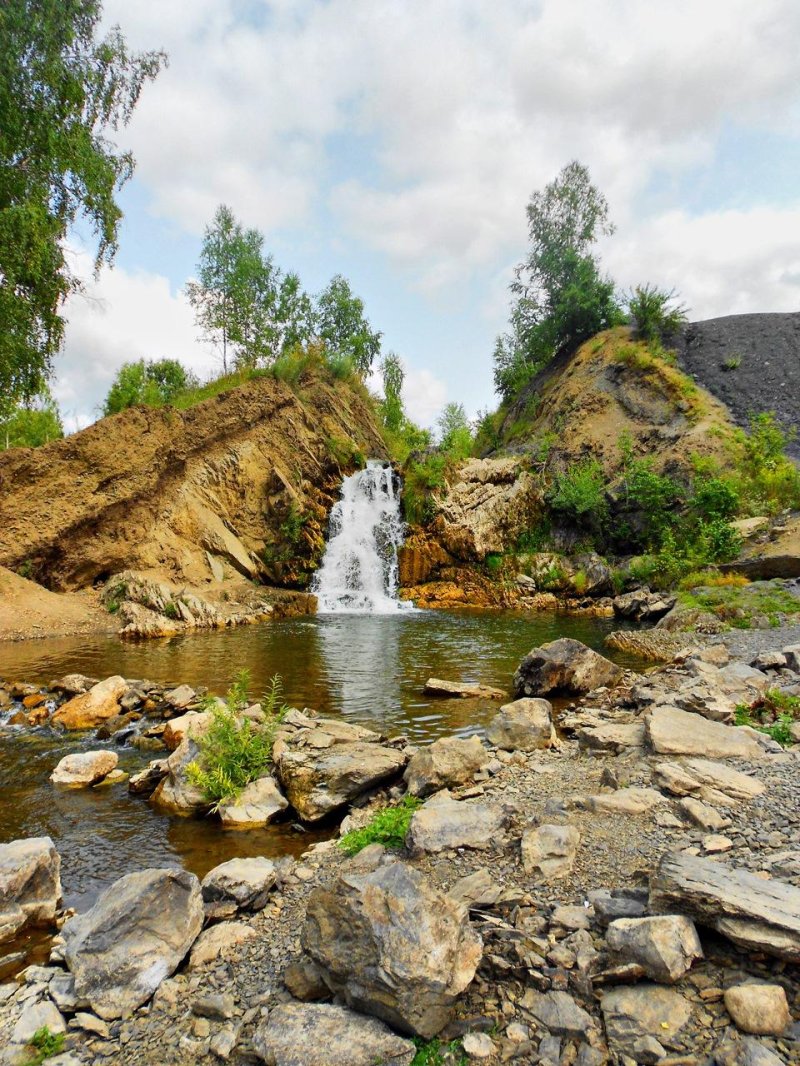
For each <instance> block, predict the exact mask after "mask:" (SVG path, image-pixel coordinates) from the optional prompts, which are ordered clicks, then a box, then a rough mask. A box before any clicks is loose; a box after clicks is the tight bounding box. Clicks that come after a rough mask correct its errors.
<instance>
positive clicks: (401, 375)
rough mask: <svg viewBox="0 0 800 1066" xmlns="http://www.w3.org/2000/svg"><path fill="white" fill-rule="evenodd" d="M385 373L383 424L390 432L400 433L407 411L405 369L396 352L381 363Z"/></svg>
mask: <svg viewBox="0 0 800 1066" xmlns="http://www.w3.org/2000/svg"><path fill="white" fill-rule="evenodd" d="M381 374H382V375H383V424H384V426H385V427H386V428H387V429H388V430H389V432H390V433H398V432H399V430H400V428H401V426H402V425H403V420H404V418H405V413H404V411H403V398H402V391H403V381H404V380H405V376H406V373H405V370H404V369H403V364H402V363H401V362H400V359H399V357H398V356H397V355H395V353H394V352H389V353H388V354H387V355H386V356H385V358H384V360H383V362H382V363H381Z"/></svg>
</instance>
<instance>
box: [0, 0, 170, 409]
mask: <svg viewBox="0 0 800 1066" xmlns="http://www.w3.org/2000/svg"><path fill="white" fill-rule="evenodd" d="M101 20H102V11H101V5H100V3H99V0H80V2H73V3H64V2H63V0H36V2H34V0H5V2H4V3H3V4H1V5H0V41H2V46H1V47H0V322H2V329H0V407H6V406H8V407H11V406H14V405H16V404H19V403H20V402H24V401H26V400H29V399H30V398H31V397H33V396H35V395H36V394H37V393H39V392H40V391H41V389H42V387H43V386H44V384H45V383H46V381H47V378H48V377H49V375H50V373H51V369H52V358H53V356H54V354H55V353H56V352H57V351H58V349H59V347H60V345H61V342H62V340H63V335H64V320H63V318H62V316H61V313H60V310H61V307H62V304H63V302H64V300H65V299H66V297H67V296H68V295H69V294H70V293H73V292H75V291H76V290H79V289H80V287H81V283H80V280H79V279H78V278H77V277H76V276H75V274H74V273H73V271H72V269H71V268H70V265H69V260H68V258H67V250H66V237H67V235H68V233H69V232H70V230H71V228H72V227H73V225H74V224H75V223H76V222H77V221H78V220H79V219H80V220H82V221H84V222H86V223H88V226H87V230H90V231H91V232H92V234H93V236H94V238H95V239H96V242H97V254H96V257H95V269H99V267H100V265H101V264H102V263H104V262H111V261H112V260H113V258H114V254H115V252H116V248H117V237H118V230H119V222H120V219H121V217H122V212H121V210H120V208H119V206H118V204H117V202H116V199H115V197H116V194H117V192H118V190H119V189H120V188H121V187H122V186H123V185H124V184H125V182H126V181H127V180H128V178H130V176H131V174H132V173H133V165H134V162H133V157H132V156H131V154H130V153H129V152H124V151H120V150H118V149H117V146H116V143H115V141H116V139H117V138H116V137H115V136H112V134H114V132H115V131H118V130H119V129H120V128H121V127H123V126H125V125H126V124H127V123H128V121H129V119H130V117H131V115H132V113H133V110H134V108H135V107H136V104H137V101H138V99H139V95H140V92H141V90H142V87H143V85H144V83H145V82H146V81H148V80H150V79H152V78H154V77H155V76H156V75H157V73H158V71H159V69H160V67H161V66H162V64H163V63H164V62H165V56H164V54H163V53H161V52H148V53H142V54H135V53H131V52H130V51H129V50H128V48H127V45H126V43H125V40H124V38H123V36H122V34H121V33H120V31H119V29H118V28H114V29H112V30H110V31H109V32H108V33H107V34H106V35H105V37H103V38H98V31H99V28H100V24H101ZM5 414H7V411H3V410H0V415H5Z"/></svg>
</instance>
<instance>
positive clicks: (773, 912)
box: [650, 852, 800, 963]
mask: <svg viewBox="0 0 800 1066" xmlns="http://www.w3.org/2000/svg"><path fill="white" fill-rule="evenodd" d="M650 910H651V911H653V912H655V913H659V912H660V913H662V914H664V913H667V914H676V913H679V914H687V915H689V916H690V917H691V918H694V919H695V921H697V922H698V923H699V924H700V925H707V926H709V927H710V928H712V929H716V931H717V932H718V933H721V934H722V935H723V936H726V937H727V938H728V939H729V940H732V941H733V942H734V944H738V945H739V946H740V947H743V948H745V949H746V950H750V951H764V952H766V953H767V954H769V955H777V956H778V958H781V959H787V960H788V961H790V962H794V963H797V962H800V888H796V887H795V886H794V885H790V884H786V883H784V882H781V881H774V880H772V881H764V880H762V879H761V878H760V877H756V875H755V874H752V873H750V872H749V871H747V870H739V869H736V868H735V867H732V866H726V865H725V864H724V863H721V862H717V861H715V860H713V859H705V858H700V857H698V856H693V855H687V854H685V853H683V852H669V853H667V854H666V855H664V856H663V857H662V859H661V861H660V863H659V865H658V868H657V869H656V871H655V872H654V873H653V875H652V876H651V878H650Z"/></svg>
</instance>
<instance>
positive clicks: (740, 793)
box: [653, 759, 766, 806]
mask: <svg viewBox="0 0 800 1066" xmlns="http://www.w3.org/2000/svg"><path fill="white" fill-rule="evenodd" d="M653 777H654V779H655V781H656V783H657V784H658V785H659V787H660V788H664V789H666V790H667V791H668V792H671V793H672V794H673V795H674V796H697V798H698V799H701V800H702V801H703V802H704V803H717V804H722V805H723V806H734V805H735V804H736V803H739V802H741V801H748V800H753V799H755V798H756V796H760V795H762V793H763V792H764V791H765V790H766V786H765V785H764V783H763V782H762V781H759V780H758V778H756V777H751V776H750V775H749V774H744V773H742V771H741V770H734V769H733V768H732V767H730V766H726V765H725V763H720V762H713V761H711V760H710V759H686V760H685V761H684V762H682V763H677V762H662V763H658V765H657V766H656V767H655V769H654V770H653Z"/></svg>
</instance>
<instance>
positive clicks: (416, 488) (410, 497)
mask: <svg viewBox="0 0 800 1066" xmlns="http://www.w3.org/2000/svg"><path fill="white" fill-rule="evenodd" d="M448 466H449V459H448V456H446V455H444V454H443V453H442V452H431V453H429V454H428V455H426V456H425V457H424V458H422V459H418V460H415V461H413V462H411V463H409V465H408V467H407V469H406V471H405V479H404V484H403V509H404V511H405V516H406V519H407V520H408V521H409V522H413V523H415V524H417V525H424V524H425V523H427V522H430V521H431V519H432V518H433V517H434V515H435V513H436V505H435V502H434V500H433V496H432V492H433V491H435V490H437V489H443V488H444V487H445V485H446V484H447V468H448Z"/></svg>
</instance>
